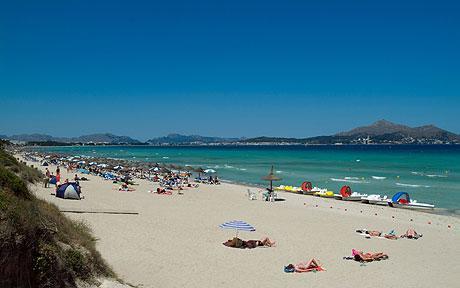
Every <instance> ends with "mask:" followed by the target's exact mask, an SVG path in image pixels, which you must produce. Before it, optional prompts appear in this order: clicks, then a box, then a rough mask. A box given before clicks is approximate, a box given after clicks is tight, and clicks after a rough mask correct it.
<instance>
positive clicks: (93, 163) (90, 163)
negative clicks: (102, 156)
mask: <svg viewBox="0 0 460 288" xmlns="http://www.w3.org/2000/svg"><path fill="white" fill-rule="evenodd" d="M88 164H89V165H91V166H92V165H97V162H89V163H88Z"/></svg>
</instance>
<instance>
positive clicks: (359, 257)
mask: <svg viewBox="0 0 460 288" xmlns="http://www.w3.org/2000/svg"><path fill="white" fill-rule="evenodd" d="M352 255H353V257H354V259H355V261H359V262H372V261H380V260H386V259H388V255H387V254H385V253H382V252H378V253H364V252H362V251H358V250H355V249H353V250H352Z"/></svg>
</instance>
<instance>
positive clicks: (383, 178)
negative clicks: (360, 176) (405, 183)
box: [372, 176, 387, 180]
mask: <svg viewBox="0 0 460 288" xmlns="http://www.w3.org/2000/svg"><path fill="white" fill-rule="evenodd" d="M372 179H375V180H385V179H387V177H383V176H372Z"/></svg>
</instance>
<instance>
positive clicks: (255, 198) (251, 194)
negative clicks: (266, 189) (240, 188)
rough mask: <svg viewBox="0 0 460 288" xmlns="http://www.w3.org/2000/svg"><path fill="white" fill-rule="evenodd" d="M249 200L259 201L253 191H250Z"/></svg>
mask: <svg viewBox="0 0 460 288" xmlns="http://www.w3.org/2000/svg"><path fill="white" fill-rule="evenodd" d="M248 198H249V200H257V195H256V192H254V191H251V189H248Z"/></svg>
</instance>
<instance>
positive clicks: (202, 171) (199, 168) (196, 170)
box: [195, 167, 204, 178]
mask: <svg viewBox="0 0 460 288" xmlns="http://www.w3.org/2000/svg"><path fill="white" fill-rule="evenodd" d="M195 172H197V173H198V177H199V178H201V173H204V169H203V168H201V167H198V168H196V169H195Z"/></svg>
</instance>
